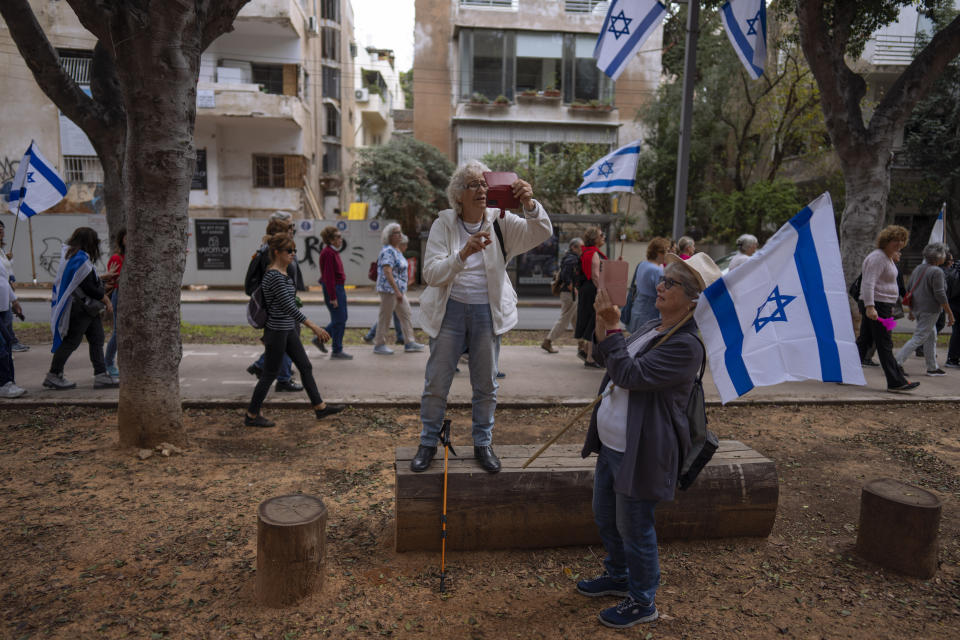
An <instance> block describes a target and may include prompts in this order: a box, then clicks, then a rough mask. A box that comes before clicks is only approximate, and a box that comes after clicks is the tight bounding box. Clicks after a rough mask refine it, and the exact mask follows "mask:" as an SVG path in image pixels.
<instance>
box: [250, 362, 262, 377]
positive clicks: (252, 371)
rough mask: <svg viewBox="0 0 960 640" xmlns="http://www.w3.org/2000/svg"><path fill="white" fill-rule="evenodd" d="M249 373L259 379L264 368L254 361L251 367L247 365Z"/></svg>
mask: <svg viewBox="0 0 960 640" xmlns="http://www.w3.org/2000/svg"><path fill="white" fill-rule="evenodd" d="M247 373H249V374H250V375H252V376H256V377H257V380H259V379H260V377H261V376H262V375H263V369H261V368H260V367H259V366H257V364H256V363H254V364H252V365H250V366H249V367H247Z"/></svg>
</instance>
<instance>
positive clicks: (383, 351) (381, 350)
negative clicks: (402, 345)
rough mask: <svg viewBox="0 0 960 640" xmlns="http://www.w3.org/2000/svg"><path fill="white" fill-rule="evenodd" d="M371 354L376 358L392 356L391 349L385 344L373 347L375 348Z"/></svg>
mask: <svg viewBox="0 0 960 640" xmlns="http://www.w3.org/2000/svg"><path fill="white" fill-rule="evenodd" d="M373 352H374V353H375V354H377V355H378V356H392V355H393V349H391V348H390V347H388V346H387V345H385V344H378V345H377V346H375V347H374V348H373Z"/></svg>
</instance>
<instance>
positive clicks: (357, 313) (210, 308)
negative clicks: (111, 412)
mask: <svg viewBox="0 0 960 640" xmlns="http://www.w3.org/2000/svg"><path fill="white" fill-rule="evenodd" d="M21 306H22V307H23V313H24V315H25V316H26V318H27V320H28V321H31V322H49V321H50V304H49V303H47V302H40V301H33V300H23V301H21ZM180 308H181V312H182V315H183V321H184V322H187V323H189V324H200V325H245V324H247V310H246V305H243V304H236V303H230V304H225V303H205V302H190V303H184V304H182V305H181V307H180ZM378 309H379V307H377V306H376V305H371V304H355V305H351V306H349V307H348V309H347V326H348V327H370V326H371V325H372V324H373V323H374V322H376V320H377V314H378ZM304 313H305V314H306V315H307V317H308V318H310V319H312V320H313V321H315V322H316V323H317V324H319V325H320V326H323V325H325V324H327V322H329V321H330V314H329V313H328V312H327V308H326V307H325V306H324V305H318V304H307V305H306V306H305V307H304ZM519 313H520V322H519V324H518V325H517V329H550V328H551V327H553V323H554V322H556V321H557V318H558V317H559V315H560V310H559V309H558V308H555V307H520V310H519ZM418 316H419V308H418V307H417V306H414V307H413V324H414V326H415V327H419V326H420V325H419V323H418V322H417V318H418Z"/></svg>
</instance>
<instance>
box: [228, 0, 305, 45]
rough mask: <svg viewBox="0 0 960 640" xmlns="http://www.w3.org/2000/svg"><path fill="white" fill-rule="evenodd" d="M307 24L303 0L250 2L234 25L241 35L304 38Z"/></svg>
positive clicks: (261, 0) (252, 0)
mask: <svg viewBox="0 0 960 640" xmlns="http://www.w3.org/2000/svg"><path fill="white" fill-rule="evenodd" d="M306 22H307V16H306V14H305V13H304V10H303V7H302V6H301V0H250V2H248V3H247V4H246V5H244V7H243V9H241V10H240V13H239V14H238V15H237V19H236V20H235V21H234V23H233V24H234V27H235V28H236V30H237V32H238V33H239V34H241V35H249V36H265V37H275V38H276V37H280V38H303V36H304V29H305V27H306Z"/></svg>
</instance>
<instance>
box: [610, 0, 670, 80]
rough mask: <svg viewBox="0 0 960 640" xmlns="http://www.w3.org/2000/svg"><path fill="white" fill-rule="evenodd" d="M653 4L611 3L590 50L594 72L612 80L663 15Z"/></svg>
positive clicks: (646, 0) (643, 0) (644, 0)
mask: <svg viewBox="0 0 960 640" xmlns="http://www.w3.org/2000/svg"><path fill="white" fill-rule="evenodd" d="M666 12H667V8H666V7H665V6H664V5H663V4H662V3H660V2H657V1H656V0H612V1H611V2H610V8H609V9H608V10H607V17H606V18H604V20H603V27H602V28H601V29H600V37H599V38H597V44H596V46H595V47H594V48H593V57H594V59H596V61H597V68H598V69H600V70H601V71H603V72H604V73H605V74H607V75H608V76H609V77H610V78H611V79H613V80H616V79H617V78H618V77H620V74H621V73H623V70H624V69H626V68H627V63H628V62H630V59H631V58H632V57H633V56H634V55H635V54H636V53H637V51H639V50H640V47H641V46H642V45H643V43H644V42H645V41H646V40H647V38H648V37H650V34H651V33H653V30H654V29H656V28H657V25H658V24H660V21H661V20H663V18H664V16H665V15H666Z"/></svg>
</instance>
